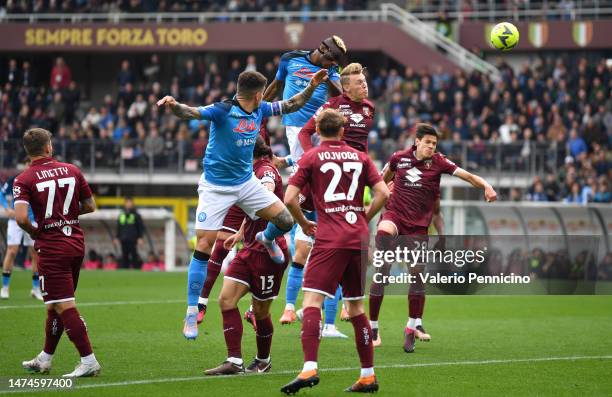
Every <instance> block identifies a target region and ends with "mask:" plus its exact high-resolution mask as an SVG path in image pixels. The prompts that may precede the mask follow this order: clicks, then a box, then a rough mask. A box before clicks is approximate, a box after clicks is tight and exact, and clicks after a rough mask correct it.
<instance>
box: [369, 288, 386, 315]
mask: <svg viewBox="0 0 612 397" xmlns="http://www.w3.org/2000/svg"><path fill="white" fill-rule="evenodd" d="M383 298H384V295H380V296H379V295H372V293H370V320H372V321H378V314H379V313H380V307H381V306H382V302H383Z"/></svg>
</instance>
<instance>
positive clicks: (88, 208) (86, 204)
mask: <svg viewBox="0 0 612 397" xmlns="http://www.w3.org/2000/svg"><path fill="white" fill-rule="evenodd" d="M95 210H96V201H95V200H94V198H93V197H89V198H86V199H84V200H82V201H81V208H80V210H79V215H83V214H89V213H90V212H94V211H95Z"/></svg>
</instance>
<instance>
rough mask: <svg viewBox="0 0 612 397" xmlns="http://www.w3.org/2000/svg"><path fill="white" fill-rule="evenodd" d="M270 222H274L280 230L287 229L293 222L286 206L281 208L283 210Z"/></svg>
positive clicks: (289, 228)
mask: <svg viewBox="0 0 612 397" xmlns="http://www.w3.org/2000/svg"><path fill="white" fill-rule="evenodd" d="M272 223H274V224H275V225H276V227H278V228H279V229H281V230H285V231H289V230H291V228H292V227H293V225H294V223H295V222H294V221H293V217H292V216H291V214H290V213H289V210H288V209H287V208H283V210H282V211H281V212H280V213H279V214H278V215H276V216H275V217H274V218H273V219H272Z"/></svg>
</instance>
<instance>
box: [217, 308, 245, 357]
mask: <svg viewBox="0 0 612 397" xmlns="http://www.w3.org/2000/svg"><path fill="white" fill-rule="evenodd" d="M221 315H222V316H223V336H224V337H225V344H226V346H227V356H228V357H235V358H242V350H241V344H242V317H240V311H239V310H238V308H237V307H236V308H234V309H230V310H225V311H223V312H221ZM237 364H238V363H237Z"/></svg>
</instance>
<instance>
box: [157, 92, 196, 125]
mask: <svg viewBox="0 0 612 397" xmlns="http://www.w3.org/2000/svg"><path fill="white" fill-rule="evenodd" d="M157 106H160V107H161V106H166V107H167V108H169V109H170V110H171V111H172V113H174V115H175V116H176V117H178V118H179V119H183V120H193V119H198V120H199V119H200V112H199V111H198V108H194V107H191V106H187V105H184V104H182V103H178V102H177V100H176V99H174V97H171V96H170V95H167V96H165V97H163V98H162V99H160V100H159V101H157Z"/></svg>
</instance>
